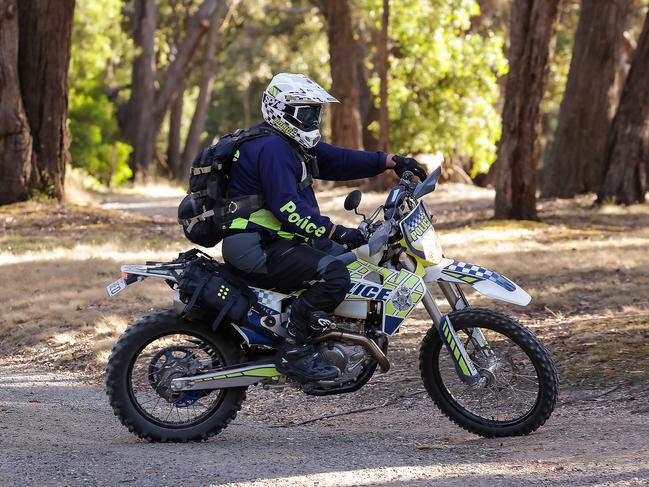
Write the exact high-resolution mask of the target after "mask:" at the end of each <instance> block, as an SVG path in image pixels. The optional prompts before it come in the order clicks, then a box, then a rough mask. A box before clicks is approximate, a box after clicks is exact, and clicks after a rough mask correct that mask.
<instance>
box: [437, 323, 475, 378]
mask: <svg viewBox="0 0 649 487" xmlns="http://www.w3.org/2000/svg"><path fill="white" fill-rule="evenodd" d="M439 336H440V337H441V338H442V341H443V342H444V344H445V345H446V348H447V350H448V353H449V354H450V355H451V359H452V360H453V365H454V366H455V372H456V373H457V376H458V377H459V378H460V379H461V380H462V382H465V383H467V384H469V385H473V384H475V383H476V382H478V381H479V380H480V374H479V373H478V371H477V370H476V368H475V367H474V366H473V362H472V361H471V358H469V356H468V354H467V353H466V349H465V348H464V345H462V342H461V341H460V340H459V339H458V337H457V334H456V333H455V329H454V328H453V325H452V324H451V320H450V318H449V317H448V316H444V318H443V319H442V322H441V324H440V327H439Z"/></svg>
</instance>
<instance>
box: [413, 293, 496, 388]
mask: <svg viewBox="0 0 649 487" xmlns="http://www.w3.org/2000/svg"><path fill="white" fill-rule="evenodd" d="M437 284H438V285H439V287H440V289H441V290H442V293H443V294H444V297H445V298H446V300H447V301H448V303H449V304H450V305H451V309H452V311H457V310H461V309H464V308H466V307H468V305H469V303H468V301H467V299H466V297H465V296H464V293H463V292H462V289H461V288H460V286H459V285H458V284H454V283H449V282H438V283H437ZM422 302H423V303H424V307H425V308H426V311H428V314H429V315H430V317H431V318H432V320H433V322H434V323H435V326H436V327H437V330H438V331H439V336H440V337H441V338H442V341H443V342H444V344H445V345H446V348H447V350H448V353H449V354H450V356H451V359H452V360H453V365H454V366H455V372H456V373H457V375H458V377H459V378H460V379H461V380H462V381H463V382H465V383H467V384H469V385H474V384H482V383H483V382H486V380H487V379H486V378H484V377H482V375H481V374H480V373H479V372H478V370H477V369H476V368H475V366H474V365H473V360H471V358H470V357H469V355H468V353H467V351H466V348H464V345H463V343H462V341H461V340H460V339H459V338H458V336H457V333H456V332H455V328H453V324H452V323H451V319H450V318H449V316H448V315H443V314H442V312H441V311H440V309H439V307H438V306H437V303H436V302H435V298H433V295H432V294H431V292H430V290H428V289H426V294H425V295H424V298H423V299H422ZM467 333H469V336H470V337H471V340H474V341H475V342H476V345H477V346H478V348H479V349H480V350H482V351H483V352H485V353H487V354H490V353H491V351H490V349H489V345H488V344H487V340H486V339H485V337H484V335H483V333H482V331H481V330H480V329H479V328H473V329H467Z"/></svg>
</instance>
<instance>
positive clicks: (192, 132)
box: [183, 0, 231, 171]
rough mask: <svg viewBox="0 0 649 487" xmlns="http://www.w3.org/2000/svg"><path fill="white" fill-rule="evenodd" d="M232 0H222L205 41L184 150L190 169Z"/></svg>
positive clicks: (205, 115) (185, 165) (203, 124)
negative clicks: (199, 78) (220, 39)
mask: <svg viewBox="0 0 649 487" xmlns="http://www.w3.org/2000/svg"><path fill="white" fill-rule="evenodd" d="M230 5H231V2H228V1H224V0H221V1H220V2H219V5H218V8H217V9H216V12H214V15H213V16H212V20H211V22H210V28H209V31H208V33H207V39H206V42H205V55H204V57H203V71H202V72H201V80H200V88H199V92H198V99H197V100H196V110H195V111H194V116H193V117H192V122H191V125H190V126H189V132H188V133H187V140H186V141H185V149H184V151H183V166H184V169H187V171H189V167H190V166H191V163H192V160H193V159H194V157H195V156H196V153H197V152H198V146H199V144H200V141H201V140H200V139H201V134H202V133H203V129H204V128H205V118H206V117H207V107H208V105H209V103H210V100H211V98H212V87H213V81H214V70H215V68H216V60H215V57H216V48H217V45H218V39H219V30H220V28H221V25H223V23H224V22H225V17H226V14H227V12H228V11H229V9H230Z"/></svg>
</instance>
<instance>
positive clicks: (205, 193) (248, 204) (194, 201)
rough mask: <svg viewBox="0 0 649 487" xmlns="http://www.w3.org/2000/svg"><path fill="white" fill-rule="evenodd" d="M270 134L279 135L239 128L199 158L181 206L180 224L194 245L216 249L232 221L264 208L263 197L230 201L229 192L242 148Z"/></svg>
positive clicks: (273, 132) (250, 196)
mask: <svg viewBox="0 0 649 487" xmlns="http://www.w3.org/2000/svg"><path fill="white" fill-rule="evenodd" d="M268 135H277V132H275V131H274V130H272V129H269V128H263V127H253V128H251V129H248V130H241V129H239V130H237V131H236V132H233V133H231V134H227V135H224V136H223V137H221V138H220V139H219V141H218V142H217V143H216V144H213V145H210V146H208V147H206V148H205V149H203V150H202V151H201V153H200V154H198V156H196V158H195V159H194V161H193V162H192V166H191V170H190V173H189V191H187V196H185V197H184V198H183V200H182V201H181V202H180V205H179V206H178V223H179V224H180V225H181V226H182V228H183V232H184V234H185V237H187V239H189V240H190V241H191V242H193V243H195V244H198V245H201V246H202V247H214V246H215V245H216V244H218V243H219V242H220V241H221V240H222V239H223V237H224V236H225V230H226V229H227V226H228V224H229V223H230V222H232V220H234V219H235V218H238V217H240V216H243V215H248V214H250V213H252V212H254V211H257V210H259V209H261V208H262V207H263V205H264V199H263V196H262V195H246V196H238V197H235V198H229V197H228V196H227V189H228V178H229V175H230V169H231V168H232V164H233V162H235V160H236V159H238V152H239V146H241V144H243V143H244V142H246V141H248V140H251V139H256V138H258V137H264V136H268Z"/></svg>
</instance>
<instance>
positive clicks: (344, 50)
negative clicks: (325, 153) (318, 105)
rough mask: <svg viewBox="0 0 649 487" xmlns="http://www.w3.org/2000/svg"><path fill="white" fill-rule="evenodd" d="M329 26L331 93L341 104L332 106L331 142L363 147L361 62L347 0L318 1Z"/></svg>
mask: <svg viewBox="0 0 649 487" xmlns="http://www.w3.org/2000/svg"><path fill="white" fill-rule="evenodd" d="M316 3H317V5H318V7H319V8H320V11H321V12H322V15H323V16H324V18H325V20H326V23H327V37H328V39H329V65H330V68H331V81H332V83H331V91H332V94H333V96H335V97H336V98H337V99H338V100H339V101H340V104H333V105H332V107H331V143H332V144H334V145H338V146H343V147H348V148H351V149H362V148H363V137H362V128H361V116H360V113H359V92H358V67H357V66H358V63H359V60H358V59H357V57H356V55H357V48H356V41H354V28H353V25H352V14H351V10H350V5H349V1H348V0H321V1H319V2H316Z"/></svg>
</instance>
